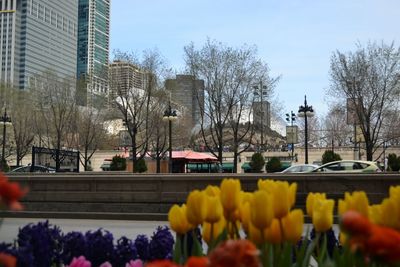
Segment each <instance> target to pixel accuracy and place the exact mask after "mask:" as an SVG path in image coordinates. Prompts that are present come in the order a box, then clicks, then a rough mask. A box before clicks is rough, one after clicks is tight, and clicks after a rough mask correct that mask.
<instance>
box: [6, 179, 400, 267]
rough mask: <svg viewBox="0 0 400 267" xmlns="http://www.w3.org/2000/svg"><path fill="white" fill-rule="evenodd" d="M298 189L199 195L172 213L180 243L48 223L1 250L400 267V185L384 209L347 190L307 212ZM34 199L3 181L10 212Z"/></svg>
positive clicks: (270, 186)
mask: <svg viewBox="0 0 400 267" xmlns="http://www.w3.org/2000/svg"><path fill="white" fill-rule="evenodd" d="M5 188H6V189H5ZM11 191H12V192H13V194H10V192H11ZM296 192H297V184H296V183H291V184H290V183H288V182H283V181H273V180H261V179H260V180H259V181H258V189H257V190H256V191H255V192H244V191H242V189H241V184H240V181H239V180H235V179H224V180H223V181H222V183H221V185H220V186H219V187H217V186H208V187H206V188H204V189H202V190H194V191H192V192H190V193H189V195H188V197H187V201H186V203H184V204H182V205H173V206H172V207H171V209H170V211H169V214H168V219H169V223H170V227H171V229H172V230H174V231H175V233H176V237H175V238H173V236H172V234H171V233H170V231H169V229H168V228H167V227H159V228H158V229H156V231H155V232H154V234H153V236H152V237H151V238H147V237H146V236H138V237H136V238H135V239H132V240H131V239H129V238H127V237H121V238H120V239H118V240H116V241H115V240H114V239H113V236H112V234H111V233H110V232H108V231H106V230H103V229H99V230H96V231H88V232H86V233H80V232H70V233H66V234H64V233H62V232H61V231H60V229H59V228H58V227H57V226H51V225H50V224H49V223H48V222H40V223H38V224H29V225H27V226H25V227H23V228H21V229H20V231H19V234H18V237H17V239H16V242H15V244H1V245H0V265H1V263H3V265H4V266H40V267H41V266H61V265H67V266H102V267H106V266H108V267H109V266H114V267H115V266H122V267H124V266H127V267H128V266H142V265H145V266H149V267H154V266H187V267H195V266H198V267H200V266H204V267H205V266H226V267H228V266H229V267H231V266H254V267H256V266H257V267H258V266H309V265H310V263H311V262H314V263H315V264H317V265H318V266H399V265H400V245H399V244H400V233H399V230H400V186H397V187H391V188H390V192H389V196H388V198H386V199H384V200H383V201H382V203H381V204H379V205H370V204H369V200H368V197H367V195H366V194H365V192H362V191H358V192H347V193H345V195H344V197H343V199H341V200H339V201H338V203H335V201H334V200H332V199H328V198H327V197H326V195H325V194H324V193H323V192H317V193H314V192H311V193H309V195H308V196H307V202H306V210H305V211H303V210H301V209H293V207H294V205H295V199H296ZM24 193H25V191H24V190H22V189H20V188H19V186H18V185H16V184H12V186H10V183H9V182H8V181H7V179H6V178H5V177H2V178H1V177H0V196H1V200H2V203H3V204H4V205H5V206H7V207H8V208H21V206H20V204H19V203H18V200H19V198H20V197H21V196H23V194H24ZM335 204H337V205H335ZM335 206H337V212H338V215H339V216H340V221H341V224H340V240H337V238H336V236H335V234H334V233H333V231H332V223H333V214H334V209H335ZM305 213H306V214H307V215H308V216H310V218H311V220H312V228H311V229H305V225H304V214H305ZM304 233H306V234H304ZM203 242H205V243H206V244H207V246H204V245H203ZM204 247H207V251H205V250H204V249H203V248H204Z"/></svg>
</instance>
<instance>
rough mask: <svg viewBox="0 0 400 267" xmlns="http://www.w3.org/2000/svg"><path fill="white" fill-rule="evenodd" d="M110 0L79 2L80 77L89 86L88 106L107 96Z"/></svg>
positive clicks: (84, 0)
mask: <svg viewBox="0 0 400 267" xmlns="http://www.w3.org/2000/svg"><path fill="white" fill-rule="evenodd" d="M109 32H110V0H79V14H78V54H77V67H76V70H77V77H78V79H84V80H85V82H86V86H85V90H86V95H87V101H88V102H87V104H88V105H91V102H92V101H95V100H94V98H95V97H96V96H98V95H103V96H106V94H107V93H108V79H107V77H108V58H109V43H110V36H109Z"/></svg>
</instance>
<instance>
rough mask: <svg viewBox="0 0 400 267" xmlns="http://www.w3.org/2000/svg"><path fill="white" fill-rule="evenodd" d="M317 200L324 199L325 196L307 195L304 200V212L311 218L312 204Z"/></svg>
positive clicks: (322, 194) (319, 194) (320, 194)
mask: <svg viewBox="0 0 400 267" xmlns="http://www.w3.org/2000/svg"><path fill="white" fill-rule="evenodd" d="M319 199H321V200H322V199H326V194H325V193H309V194H308V195H307V199H306V210H307V214H308V216H310V217H312V216H313V208H314V202H316V201H317V200H319Z"/></svg>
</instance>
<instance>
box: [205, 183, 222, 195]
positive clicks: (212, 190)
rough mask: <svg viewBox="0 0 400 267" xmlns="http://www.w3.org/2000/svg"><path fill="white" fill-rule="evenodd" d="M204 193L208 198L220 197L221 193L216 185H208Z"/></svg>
mask: <svg viewBox="0 0 400 267" xmlns="http://www.w3.org/2000/svg"><path fill="white" fill-rule="evenodd" d="M204 191H205V192H206V195H207V196H219V195H220V193H221V190H220V189H219V187H218V186H215V185H208V186H207V187H206V189H205V190H204Z"/></svg>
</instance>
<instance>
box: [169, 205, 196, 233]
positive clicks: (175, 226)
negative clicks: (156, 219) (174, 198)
mask: <svg viewBox="0 0 400 267" xmlns="http://www.w3.org/2000/svg"><path fill="white" fill-rule="evenodd" d="M168 221H169V225H170V226H171V229H172V230H174V231H175V232H176V233H178V234H182V235H183V234H185V233H187V232H188V231H189V230H190V229H192V228H193V227H192V225H190V223H189V222H188V220H187V218H186V205H185V204H183V205H182V206H181V207H180V206H178V205H176V204H175V205H173V206H172V207H171V209H170V210H169V212H168Z"/></svg>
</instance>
